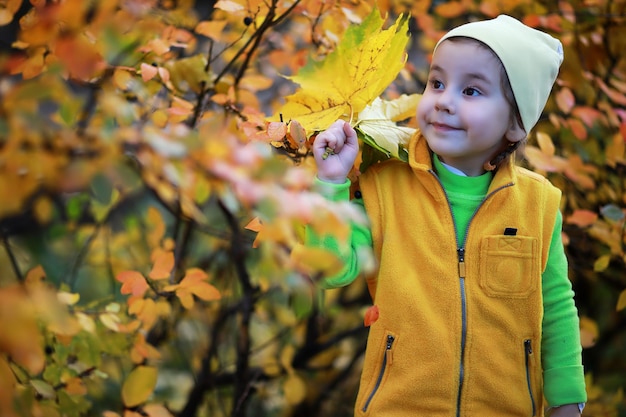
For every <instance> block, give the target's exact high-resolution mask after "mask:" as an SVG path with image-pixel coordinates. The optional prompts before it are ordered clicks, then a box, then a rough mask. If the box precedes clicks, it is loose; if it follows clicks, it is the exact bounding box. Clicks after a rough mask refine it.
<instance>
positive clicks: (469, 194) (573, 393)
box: [307, 157, 586, 406]
mask: <svg viewBox="0 0 626 417" xmlns="http://www.w3.org/2000/svg"><path fill="white" fill-rule="evenodd" d="M433 159H434V168H435V170H436V172H437V174H438V176H439V179H440V181H441V183H442V185H443V187H444V189H445V191H446V194H447V196H448V199H449V201H450V206H451V210H452V213H453V218H454V222H455V227H456V232H457V241H459V242H462V241H463V237H464V235H465V233H466V231H467V227H468V224H469V221H470V219H471V217H472V215H473V213H474V211H475V210H476V208H477V207H478V205H479V204H480V203H481V201H482V200H483V199H484V197H485V195H486V193H487V190H488V188H489V184H490V182H491V179H492V177H493V176H492V174H491V173H485V174H483V175H482V176H479V177H466V176H461V175H457V174H454V173H452V172H450V171H449V170H447V169H446V168H445V167H444V166H443V164H442V163H441V162H440V161H439V160H438V159H437V158H436V157H434V158H433ZM318 185H319V186H320V189H321V190H322V193H323V194H325V195H326V197H327V198H329V199H331V200H334V201H342V200H343V201H345V200H347V199H349V185H350V184H349V182H348V181H346V182H345V183H344V184H329V183H323V182H321V181H319V183H318ZM353 202H354V203H355V204H358V205H360V206H361V207H363V201H362V200H361V199H359V198H356V199H354V200H353ZM561 228H562V216H561V214H560V213H558V214H557V220H556V223H555V227H554V231H553V233H552V239H551V244H550V250H549V257H548V262H547V265H546V268H545V271H544V273H543V275H542V296H543V305H544V316H543V323H542V330H543V335H542V345H541V349H542V362H543V363H542V365H543V372H544V375H543V378H544V395H545V397H546V399H547V401H548V403H549V404H550V405H551V406H558V405H564V404H571V403H580V402H584V401H586V394H585V385H584V372H583V366H582V364H581V346H580V335H579V323H578V315H577V310H576V307H575V305H574V301H573V292H572V287H571V283H570V281H569V279H568V275H567V269H568V266H567V259H566V256H565V252H564V250H563V243H562V239H561ZM307 241H308V244H312V245H321V246H324V247H326V248H329V249H333V250H334V251H336V252H337V253H338V254H339V255H340V256H341V257H342V259H343V260H344V262H345V266H344V269H343V270H342V271H341V272H340V273H339V274H337V275H335V276H333V277H329V278H328V279H326V281H325V285H326V286H327V287H328V288H334V287H341V286H345V285H348V284H349V283H351V282H352V281H353V280H354V279H355V278H356V277H357V276H358V275H359V274H360V271H361V267H360V263H359V257H358V256H357V254H358V253H359V252H360V248H364V247H366V248H371V247H372V235H371V232H370V230H369V229H368V228H367V227H366V226H363V225H353V226H352V234H351V241H350V242H349V244H348V245H345V246H344V245H339V244H338V243H337V241H336V240H335V239H333V238H324V239H318V238H317V237H316V236H314V234H312V233H309V234H308V236H307Z"/></svg>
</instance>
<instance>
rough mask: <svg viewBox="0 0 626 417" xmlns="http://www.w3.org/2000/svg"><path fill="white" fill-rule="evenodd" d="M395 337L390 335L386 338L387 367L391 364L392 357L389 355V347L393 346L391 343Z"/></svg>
mask: <svg viewBox="0 0 626 417" xmlns="http://www.w3.org/2000/svg"><path fill="white" fill-rule="evenodd" d="M394 340H395V337H393V336H392V335H388V336H387V349H386V350H385V355H387V365H391V364H392V363H393V355H392V354H391V352H392V350H391V346H392V345H393V341H394Z"/></svg>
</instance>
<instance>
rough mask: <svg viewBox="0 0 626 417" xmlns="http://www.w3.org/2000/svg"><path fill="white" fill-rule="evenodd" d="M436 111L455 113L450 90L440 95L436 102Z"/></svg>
mask: <svg viewBox="0 0 626 417" xmlns="http://www.w3.org/2000/svg"><path fill="white" fill-rule="evenodd" d="M435 109H436V110H438V111H447V112H448V113H454V98H453V95H452V93H451V92H450V90H444V91H441V92H440V93H439V95H438V96H437V100H436V101H435Z"/></svg>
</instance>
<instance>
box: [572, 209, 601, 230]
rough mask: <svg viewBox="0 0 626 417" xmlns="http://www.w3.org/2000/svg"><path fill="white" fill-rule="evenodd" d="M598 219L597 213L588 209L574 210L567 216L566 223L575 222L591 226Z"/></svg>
mask: <svg viewBox="0 0 626 417" xmlns="http://www.w3.org/2000/svg"><path fill="white" fill-rule="evenodd" d="M597 219H598V214H597V213H594V212H593V211H590V210H583V209H579V210H574V212H573V213H572V214H571V215H570V216H569V217H568V218H567V223H568V224H575V225H577V226H579V227H586V226H591V225H592V224H594V223H595V221H596V220H597Z"/></svg>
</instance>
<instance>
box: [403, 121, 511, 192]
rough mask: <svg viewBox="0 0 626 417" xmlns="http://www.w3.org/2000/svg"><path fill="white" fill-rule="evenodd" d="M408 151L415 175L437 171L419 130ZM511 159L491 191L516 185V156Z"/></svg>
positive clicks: (503, 165)
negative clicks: (514, 159)
mask: <svg viewBox="0 0 626 417" xmlns="http://www.w3.org/2000/svg"><path fill="white" fill-rule="evenodd" d="M407 149H408V151H409V166H410V167H411V169H412V170H413V173H414V174H415V175H417V176H418V177H421V176H422V175H423V174H425V173H429V172H434V171H435V170H434V169H433V161H432V156H431V150H430V148H429V147H428V143H427V142H426V139H425V138H424V136H423V135H422V132H421V131H420V130H419V129H417V131H416V132H415V134H414V135H413V137H411V140H410V141H409V144H408V146H407ZM509 158H510V159H509V161H507V162H506V163H503V164H502V165H500V167H498V170H497V171H496V173H495V175H494V177H493V180H492V181H491V185H490V186H489V191H492V190H495V189H497V188H500V187H503V186H506V185H510V184H515V182H516V181H515V180H516V176H517V174H516V170H515V163H514V161H513V158H514V156H513V155H511V156H510V157H509ZM429 189H430V188H429Z"/></svg>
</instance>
